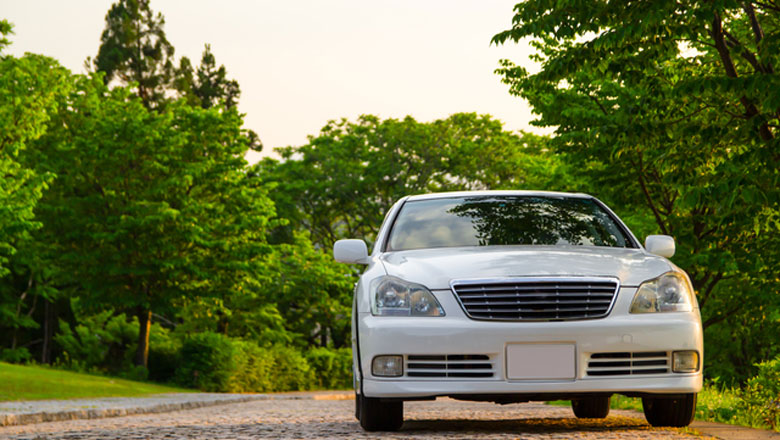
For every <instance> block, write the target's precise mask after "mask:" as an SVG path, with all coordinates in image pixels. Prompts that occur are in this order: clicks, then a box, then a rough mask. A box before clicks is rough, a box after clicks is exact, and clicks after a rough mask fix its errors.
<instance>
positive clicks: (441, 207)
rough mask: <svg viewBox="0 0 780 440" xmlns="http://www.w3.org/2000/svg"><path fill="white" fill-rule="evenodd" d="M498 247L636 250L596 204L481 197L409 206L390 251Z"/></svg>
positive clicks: (395, 230) (574, 200) (558, 199)
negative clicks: (576, 246)
mask: <svg viewBox="0 0 780 440" xmlns="http://www.w3.org/2000/svg"><path fill="white" fill-rule="evenodd" d="M494 245H583V246H611V247H633V245H632V243H631V241H630V240H629V238H628V237H627V236H626V233H625V232H624V231H623V229H622V228H621V227H620V225H618V224H617V223H616V222H615V220H613V219H612V217H611V216H610V215H609V214H608V213H607V212H606V211H604V210H603V209H602V208H601V207H600V206H599V205H598V203H596V201H594V200H592V199H582V198H567V197H539V196H480V197H460V198H442V199H431V200H416V201H409V202H406V203H405V204H404V206H403V207H402V208H401V212H399V213H398V216H397V218H396V219H395V223H394V224H393V227H392V229H391V231H390V239H389V241H388V244H387V250H388V251H401V250H409V249H425V248H435V247H456V246H494Z"/></svg>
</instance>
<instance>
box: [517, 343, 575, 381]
mask: <svg viewBox="0 0 780 440" xmlns="http://www.w3.org/2000/svg"><path fill="white" fill-rule="evenodd" d="M506 376H507V378H508V379H528V380H543V379H555V380H564V379H574V344H509V345H507V346H506Z"/></svg>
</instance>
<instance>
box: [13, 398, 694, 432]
mask: <svg viewBox="0 0 780 440" xmlns="http://www.w3.org/2000/svg"><path fill="white" fill-rule="evenodd" d="M353 409H354V402H353V401H352V400H312V399H301V398H293V397H292V396H291V398H290V399H274V400H262V401H255V402H248V403H238V404H229V405H220V406H214V407H209V408H200V409H194V410H188V411H177V412H170V413H163V414H150V415H138V416H128V417H116V418H108V419H95V420H74V421H66V422H50V423H40V424H36V425H23V426H10V427H5V428H0V438H10V439H113V438H122V439H157V438H160V439H184V438H188V439H189V438H202V439H256V438H302V439H309V438H334V437H337V438H378V437H382V438H420V439H421V438H425V439H466V438H468V439H474V438H477V439H480V438H490V439H509V438H512V439H514V438H521V439H572V438H574V439H693V438H701V437H698V436H695V435H692V434H690V433H686V431H683V430H671V429H670V430H664V429H655V428H651V427H650V426H649V425H647V424H646V423H645V421H644V420H643V419H639V418H636V415H635V414H634V413H630V412H624V411H614V410H613V411H612V413H611V414H610V416H609V418H607V419H606V420H600V421H594V420H577V419H575V418H574V416H573V415H572V413H571V410H570V409H569V408H566V407H556V406H548V405H543V404H538V403H526V404H519V405H506V406H500V405H495V404H492V403H474V402H458V401H454V400H450V399H439V400H438V401H436V402H406V403H405V404H404V410H405V423H404V426H403V428H402V430H401V431H400V432H397V433H392V434H388V433H365V432H363V431H362V430H361V429H360V426H359V425H358V423H357V421H356V420H355V419H354V417H353ZM631 415H633V416H634V417H630V416H631Z"/></svg>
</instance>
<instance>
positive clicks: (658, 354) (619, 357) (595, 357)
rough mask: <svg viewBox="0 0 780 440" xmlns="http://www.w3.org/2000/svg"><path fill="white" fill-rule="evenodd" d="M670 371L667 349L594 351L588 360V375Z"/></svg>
mask: <svg viewBox="0 0 780 440" xmlns="http://www.w3.org/2000/svg"><path fill="white" fill-rule="evenodd" d="M668 372H669V353H667V352H665V351H644V352H635V353H630V352H617V353H593V354H591V355H590V360H589V361H588V369H587V371H586V374H587V375H588V376H628V375H634V374H664V373H668Z"/></svg>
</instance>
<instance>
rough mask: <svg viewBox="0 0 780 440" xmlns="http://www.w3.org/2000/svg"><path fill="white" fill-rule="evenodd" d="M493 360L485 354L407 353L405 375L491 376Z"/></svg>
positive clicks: (493, 373) (492, 374)
mask: <svg viewBox="0 0 780 440" xmlns="http://www.w3.org/2000/svg"><path fill="white" fill-rule="evenodd" d="M494 375H495V371H494V370H493V362H492V361H491V359H490V356H488V355H486V354H448V355H408V356H406V376H407V377H449V378H486V377H493V376H494Z"/></svg>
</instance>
